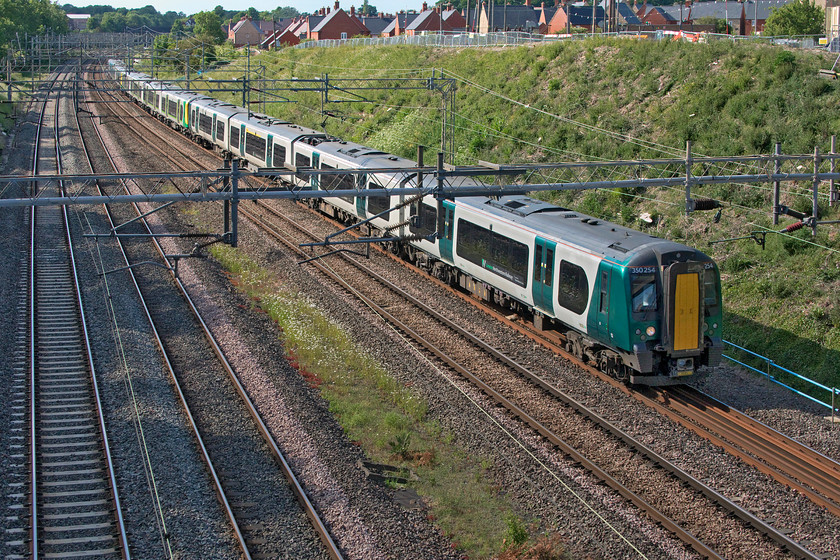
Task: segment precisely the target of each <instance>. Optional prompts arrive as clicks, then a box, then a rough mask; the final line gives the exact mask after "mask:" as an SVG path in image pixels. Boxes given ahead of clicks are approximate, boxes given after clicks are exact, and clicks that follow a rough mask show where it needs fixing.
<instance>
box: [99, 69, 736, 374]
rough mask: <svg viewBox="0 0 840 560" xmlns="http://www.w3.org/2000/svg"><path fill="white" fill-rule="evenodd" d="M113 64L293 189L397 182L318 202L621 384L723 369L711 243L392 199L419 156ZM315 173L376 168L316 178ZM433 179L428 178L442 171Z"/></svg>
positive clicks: (142, 100) (200, 137)
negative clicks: (703, 245)
mask: <svg viewBox="0 0 840 560" xmlns="http://www.w3.org/2000/svg"><path fill="white" fill-rule="evenodd" d="M108 72H109V74H110V76H111V78H113V79H114V80H115V81H116V82H117V83H118V84H119V87H120V88H121V89H122V90H124V91H125V92H126V93H127V94H128V95H129V96H130V97H131V98H133V99H134V100H135V101H136V102H137V103H138V104H140V105H141V106H143V107H144V108H145V109H146V110H147V111H148V112H149V113H151V114H152V115H154V116H156V117H157V118H159V119H160V120H162V121H163V122H165V123H167V124H168V125H170V126H171V127H173V128H175V129H176V130H178V131H180V132H182V133H183V134H185V135H187V136H188V137H190V138H191V139H193V140H194V141H196V142H199V143H201V144H203V145H205V146H206V147H208V148H212V149H214V150H216V151H218V152H220V153H222V154H223V155H225V156H226V157H229V158H234V159H238V160H239V161H240V162H241V163H242V164H243V165H246V166H248V167H251V168H255V169H264V168H287V169H289V170H292V171H295V173H293V174H292V173H288V174H284V175H282V178H278V179H277V180H278V181H282V182H283V183H284V185H281V186H285V187H287V188H298V189H312V190H318V189H336V188H337V189H340V190H354V189H371V190H372V189H384V190H383V191H382V192H383V196H366V197H360V196H356V197H348V196H344V197H326V198H319V199H315V198H311V199H309V201H310V202H309V204H310V205H311V206H313V207H317V208H318V209H319V210H321V211H323V212H326V213H327V214H329V215H330V216H332V217H334V218H337V219H339V220H342V221H344V222H346V223H353V222H355V221H361V220H364V219H369V218H372V219H371V220H370V221H369V222H368V224H367V226H366V227H368V228H369V230H368V232H369V233H372V234H373V235H378V236H383V238H385V237H387V238H391V239H394V238H396V239H398V240H399V241H397V242H391V243H389V248H390V249H391V250H392V251H393V252H395V253H397V254H399V255H401V256H402V257H403V258H405V259H407V260H409V261H411V262H412V263H414V264H415V265H416V266H418V267H419V268H420V269H422V270H425V271H427V272H429V273H430V274H432V275H433V276H435V277H436V278H439V279H440V280H442V281H444V282H446V283H448V284H450V285H452V286H457V287H460V288H461V289H463V290H465V291H467V292H469V293H472V294H473V295H475V296H476V297H478V298H480V299H482V300H484V301H486V302H489V303H492V304H495V305H498V306H501V307H503V308H508V309H511V310H513V311H515V312H517V313H520V314H522V316H524V317H526V318H527V319H528V320H532V321H533V324H534V326H535V327H536V328H538V329H552V330H556V331H558V332H559V333H560V334H562V335H563V338H564V340H565V346H566V350H568V351H569V352H570V353H572V354H574V355H575V356H577V357H578V358H580V359H581V360H584V361H588V362H591V363H594V364H595V365H597V367H598V368H599V369H600V370H601V371H603V372H605V373H607V374H609V375H610V376H612V377H615V378H616V379H619V380H621V381H624V382H625V383H630V384H636V385H655V386H659V385H672V384H678V383H683V382H684V381H685V380H686V378H688V377H689V376H692V375H694V374H696V372H697V370H698V368H700V367H701V366H706V367H715V366H717V365H719V364H720V361H721V358H722V355H723V341H722V338H721V331H722V324H723V321H722V319H723V308H722V299H721V284H720V272H719V270H718V267H717V265H716V263H715V262H714V260H713V259H712V258H710V257H709V256H708V255H706V254H704V253H703V252H701V251H699V250H697V249H694V248H692V247H688V246H686V245H683V244H679V243H675V242H672V241H668V240H664V239H660V238H658V237H655V236H652V235H649V234H647V233H644V232H640V231H636V230H633V229H630V228H627V227H624V226H621V225H618V224H615V223H611V222H608V221H605V220H602V219H599V218H596V217H593V216H588V215H585V214H582V213H580V212H577V211H575V210H570V209H567V208H562V207H559V206H556V205H552V204H549V203H547V202H544V201H541V200H536V199H534V198H531V197H528V196H522V195H513V196H500V197H483V196H464V197H457V196H456V197H453V198H448V199H445V200H443V201H442V202H440V203H439V202H438V200H436V199H435V198H434V197H433V196H431V195H428V196H425V197H417V196H415V197H414V198H413V199H412V198H411V197H407V196H406V195H388V189H391V188H395V187H415V186H417V181H418V177H417V173H409V172H407V171H402V170H401V169H407V168H412V167H416V163H415V162H414V161H412V160H409V159H407V158H402V157H399V156H395V155H392V154H388V153H385V152H382V151H380V150H376V149H373V148H369V147H366V146H363V145H360V144H355V143H353V142H346V141H343V140H340V139H338V138H335V137H332V136H330V135H328V134H326V133H324V132H319V131H316V130H313V129H309V128H306V127H302V126H299V125H296V124H294V123H290V122H286V121H283V120H281V119H278V118H275V117H271V116H268V115H264V114H260V113H255V112H252V111H249V110H247V109H245V108H243V107H238V106H236V105H232V104H230V103H225V102H223V101H220V100H217V99H214V98H212V97H208V96H206V95H202V94H199V93H196V92H190V91H186V90H184V89H182V88H181V87H179V86H177V85H175V84H172V83H167V82H165V81H158V80H153V79H152V78H150V77H149V76H147V75H145V74H140V73H136V72H131V71H129V70H128V69H126V67H125V66H124V65H123V64H122V62H120V61H116V60H110V61H109V62H108ZM313 169H321V170H325V169H353V170H360V169H362V170H363V169H375V170H376V171H375V172H371V173H369V174H359V173H352V174H351V173H347V174H341V173H339V174H331V175H316V174H307V172H306V171H307V170H313ZM389 169H394V171H392V172H390V171H388V170H389ZM422 180H423V186H428V185H430V184H431V181H434V177H433V176H432V174H427V175H426V177H425V178H424V179H422ZM427 181H428V182H429V183H427ZM464 184H465V185H467V184H468V185H471V186H476V185H477V183H475V182H471V181H470V180H468V179H465V180H464ZM439 212H440V213H442V215H439ZM440 230H442V231H440Z"/></svg>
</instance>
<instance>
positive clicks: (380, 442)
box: [210, 245, 559, 558]
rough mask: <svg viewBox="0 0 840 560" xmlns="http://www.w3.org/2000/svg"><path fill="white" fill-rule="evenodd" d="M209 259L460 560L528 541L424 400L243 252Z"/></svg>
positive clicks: (483, 466) (487, 465) (217, 252)
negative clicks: (396, 471) (272, 324)
mask: <svg viewBox="0 0 840 560" xmlns="http://www.w3.org/2000/svg"><path fill="white" fill-rule="evenodd" d="M210 251H211V254H212V256H213V257H214V258H216V259H217V260H218V261H219V262H220V263H221V264H222V266H223V267H224V268H225V269H226V270H228V271H229V273H230V274H231V275H232V280H233V281H234V283H235V284H236V285H237V286H238V289H240V290H242V291H243V292H244V293H245V294H247V295H248V296H249V297H250V298H251V299H252V301H254V302H255V303H254V304H255V305H257V306H259V307H260V308H261V309H262V310H264V311H266V312H267V313H268V314H269V316H270V317H271V318H272V319H274V320H275V321H276V322H277V325H278V327H279V329H280V337H281V339H282V340H283V343H284V345H285V348H286V354H287V358H288V359H289V361H290V363H291V364H292V365H293V366H294V367H295V368H296V369H297V370H298V371H299V372H300V373H301V375H302V376H303V377H304V378H305V379H306V380H307V381H308V382H309V384H310V385H311V386H312V387H315V388H317V389H318V390H319V391H320V394H321V395H322V396H323V397H324V398H325V399H326V400H327V401H328V403H329V407H330V411H331V412H332V413H333V414H335V416H336V418H337V419H338V421H339V422H340V424H341V426H342V427H343V429H344V432H345V434H346V435H347V438H348V439H349V440H350V441H352V442H354V443H356V444H358V445H359V446H360V447H361V448H362V449H363V450H364V452H365V454H366V455H367V456H368V457H369V458H371V459H372V460H373V461H376V462H382V463H387V464H391V465H394V466H397V467H400V468H405V469H410V470H411V471H413V472H415V473H416V474H417V475H418V477H419V480H418V481H413V482H410V483H409V484H410V485H411V486H412V487H414V488H415V489H416V490H417V492H418V493H419V494H420V495H421V496H423V497H424V498H425V500H426V501H427V502H428V504H429V506H430V511H431V518H432V519H433V520H434V522H435V523H436V524H437V525H438V527H439V528H440V530H441V531H442V532H443V533H444V534H445V535H447V536H448V537H449V538H450V539H452V540H453V542H455V543H457V546H458V547H459V548H460V549H461V550H463V551H464V552H466V553H467V554H468V555H469V557H470V558H490V557H493V556H494V555H496V554H497V553H498V552H499V551H500V550H502V547H503V543H504V541H505V539H506V538H508V539H509V538H510V535H511V532H512V531H514V530H515V535H516V540H517V544H521V543H522V542H524V540H527V535H524V536H523V531H524V529H523V527H524V522H523V521H521V520H520V519H519V518H518V517H515V516H514V514H513V513H512V509H511V505H510V504H509V503H507V502H506V501H505V500H504V498H503V496H502V493H501V492H500V489H499V488H498V487H496V486H495V485H494V483H493V476H492V472H491V469H492V461H491V460H490V459H488V458H483V457H480V456H476V455H470V454H468V453H466V452H465V451H464V446H463V445H461V444H460V443H459V441H458V440H457V439H456V437H455V436H454V434H452V433H450V432H448V431H446V430H444V429H443V428H442V427H441V425H440V424H439V423H438V422H437V421H436V420H434V419H431V418H429V417H428V414H427V405H426V403H425V401H424V400H423V399H421V398H420V397H419V396H418V395H417V394H416V393H415V392H414V391H412V390H411V389H410V388H409V387H405V386H403V385H401V384H400V383H398V382H397V381H395V380H394V378H393V377H391V376H390V375H388V373H387V371H386V370H385V369H384V368H383V367H382V366H381V365H380V364H378V363H377V362H376V360H374V359H373V358H372V357H371V356H370V355H368V354H367V353H366V352H365V351H364V350H362V349H360V348H359V347H357V346H356V344H355V343H354V341H353V340H352V337H351V336H349V335H348V334H347V333H346V332H345V331H344V330H343V329H342V328H341V327H339V326H338V325H337V324H335V323H334V322H333V321H331V320H330V319H329V318H327V317H325V316H324V315H323V314H322V313H321V312H320V311H318V309H316V308H315V307H314V306H313V305H312V304H311V303H309V301H307V299H306V298H305V297H304V296H302V295H301V294H298V293H296V292H294V291H293V290H290V289H288V288H287V287H284V286H281V285H278V284H277V283H276V282H274V280H273V279H272V278H271V276H270V274H269V273H268V272H267V271H266V270H264V269H261V268H260V267H259V266H257V265H256V264H255V263H254V262H253V261H252V260H251V259H249V258H248V257H247V256H246V255H245V254H243V253H242V252H241V251H239V250H237V249H232V248H230V247H228V246H222V245H213V246H212V247H211V249H210ZM512 520H515V521H512ZM512 526H513V529H511V527H512ZM523 539H524V540H523ZM557 548H559V547H558V546H555V547H554V549H555V550H556V549H557ZM546 558H551V557H546Z"/></svg>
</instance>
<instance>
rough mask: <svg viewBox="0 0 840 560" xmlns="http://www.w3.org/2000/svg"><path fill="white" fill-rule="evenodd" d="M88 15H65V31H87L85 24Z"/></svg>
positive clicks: (88, 17)
mask: <svg viewBox="0 0 840 560" xmlns="http://www.w3.org/2000/svg"><path fill="white" fill-rule="evenodd" d="M89 19H90V14H67V29H69V30H70V31H81V30H82V29H87V22H88V20H89Z"/></svg>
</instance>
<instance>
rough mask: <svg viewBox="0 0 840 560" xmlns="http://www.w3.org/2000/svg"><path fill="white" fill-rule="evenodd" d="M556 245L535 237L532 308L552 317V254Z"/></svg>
mask: <svg viewBox="0 0 840 560" xmlns="http://www.w3.org/2000/svg"><path fill="white" fill-rule="evenodd" d="M556 248H557V244H556V243H554V242H553V241H549V240H547V239H543V238H542V237H537V238H536V241H535V242H534V275H533V278H534V287H533V296H534V307H536V308H537V309H539V310H540V311H545V312H546V313H548V314H550V315H552V316H553V315H554V300H553V292H552V286H553V285H554V254H555V252H556Z"/></svg>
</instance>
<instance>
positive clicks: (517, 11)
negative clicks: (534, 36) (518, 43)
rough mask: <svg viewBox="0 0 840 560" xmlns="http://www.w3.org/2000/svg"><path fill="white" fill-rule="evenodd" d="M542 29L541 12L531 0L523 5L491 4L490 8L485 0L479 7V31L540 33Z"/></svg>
mask: <svg viewBox="0 0 840 560" xmlns="http://www.w3.org/2000/svg"><path fill="white" fill-rule="evenodd" d="M539 29H540V14H539V13H538V10H536V9H535V8H534V7H533V6H531V0H525V5H523V6H507V5H496V4H491V6H490V7H489V8H488V7H487V4H486V3H485V2H482V3H481V6H480V7H479V9H478V31H479V32H480V33H490V32H492V31H522V32H526V33H538V32H539Z"/></svg>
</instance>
